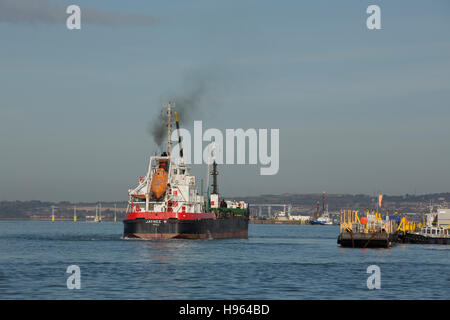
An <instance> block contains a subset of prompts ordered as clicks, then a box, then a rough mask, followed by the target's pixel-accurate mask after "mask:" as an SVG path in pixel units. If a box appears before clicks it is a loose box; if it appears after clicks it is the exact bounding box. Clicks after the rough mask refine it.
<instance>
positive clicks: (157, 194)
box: [151, 163, 168, 199]
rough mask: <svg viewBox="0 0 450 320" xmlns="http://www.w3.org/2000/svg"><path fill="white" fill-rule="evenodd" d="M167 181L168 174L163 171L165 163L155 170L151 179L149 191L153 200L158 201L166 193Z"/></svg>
mask: <svg viewBox="0 0 450 320" xmlns="http://www.w3.org/2000/svg"><path fill="white" fill-rule="evenodd" d="M167 179H168V174H167V171H166V170H165V163H162V165H161V166H160V167H159V168H158V169H156V171H155V173H154V174H153V178H152V185H151V190H152V192H153V196H154V198H156V199H159V198H161V197H162V196H163V194H164V193H165V192H166V189H167Z"/></svg>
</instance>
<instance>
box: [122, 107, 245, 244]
mask: <svg viewBox="0 0 450 320" xmlns="http://www.w3.org/2000/svg"><path fill="white" fill-rule="evenodd" d="M173 106H174V105H173V104H172V103H168V104H167V132H168V134H167V136H168V139H167V150H166V152H163V153H162V154H161V155H160V156H152V157H150V163H149V168H148V172H147V174H146V175H145V177H141V178H140V179H139V184H138V186H137V187H135V188H134V189H130V190H129V191H128V193H129V200H128V207H127V213H126V217H125V220H124V221H123V223H124V237H125V238H143V239H168V238H182V239H208V238H209V239H218V238H247V237H248V221H249V208H248V204H247V203H245V202H243V201H239V202H238V201H226V200H224V199H221V198H220V197H219V193H218V187H217V176H218V171H217V164H216V162H215V161H214V163H213V168H212V171H211V172H209V167H208V177H207V181H209V175H211V176H212V178H213V183H212V192H211V194H210V193H209V183H208V182H207V186H208V191H207V195H206V197H205V196H204V195H203V194H199V193H198V190H197V187H196V179H195V176H191V175H190V174H189V168H188V167H187V166H186V165H185V164H184V162H183V149H182V148H181V138H180V135H179V134H178V142H179V146H180V157H179V161H177V162H176V161H172V160H171V156H170V153H171V141H170V137H171V131H172V107H173ZM174 115H175V124H176V128H177V130H179V123H178V117H177V113H176V112H174Z"/></svg>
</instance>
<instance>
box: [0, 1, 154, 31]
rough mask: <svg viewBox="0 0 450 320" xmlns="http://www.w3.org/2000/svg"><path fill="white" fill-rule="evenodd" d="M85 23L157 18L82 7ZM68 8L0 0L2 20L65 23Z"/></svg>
mask: <svg viewBox="0 0 450 320" xmlns="http://www.w3.org/2000/svg"><path fill="white" fill-rule="evenodd" d="M81 16H82V21H83V23H87V24H98V25H130V26H131V25H152V24H155V23H156V20H155V19H154V18H153V17H151V16H147V15H141V14H118V13H112V12H106V11H102V10H98V9H90V8H84V7H81ZM67 17H68V15H67V13H66V8H65V7H63V6H61V5H60V4H57V3H56V2H54V1H50V0H39V1H36V0H0V22H8V23H47V24H59V23H62V24H65V21H66V19H67Z"/></svg>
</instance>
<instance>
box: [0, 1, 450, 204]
mask: <svg viewBox="0 0 450 320" xmlns="http://www.w3.org/2000/svg"><path fill="white" fill-rule="evenodd" d="M2 1H5V0H0V4H1V3H2ZM58 3H59V4H60V6H61V8H63V11H62V12H61V23H47V22H33V23H29V22H26V21H15V22H10V21H8V22H6V21H2V20H0V88H1V92H0V93H1V95H0V96H1V100H0V150H1V161H0V200H30V199H38V200H55V201H59V200H69V201H97V200H101V201H110V200H123V199H126V197H127V190H128V188H129V187H131V186H132V185H133V184H134V183H135V182H136V181H137V178H138V177H139V176H140V175H143V174H144V173H145V170H146V167H147V159H148V156H149V155H150V154H152V153H153V152H154V151H155V150H156V146H155V145H154V143H153V141H152V138H151V136H150V135H149V133H148V125H149V123H150V122H151V119H152V118H153V117H154V116H155V114H157V113H158V111H159V109H160V107H161V103H162V102H165V101H166V99H168V97H173V96H177V95H180V94H183V93H184V92H185V91H186V88H187V87H189V85H190V81H192V79H193V78H194V79H195V78H198V77H200V78H204V79H207V80H208V82H209V83H210V92H209V94H208V99H206V100H205V101H204V103H203V105H202V106H200V107H199V112H197V113H195V115H194V117H193V119H191V120H204V125H205V126H206V127H215V128H220V129H225V128H279V129H280V171H279V173H278V174H277V175H275V176H260V175H259V167H258V166H251V165H246V166H227V167H222V168H220V170H221V171H220V172H221V175H220V179H221V180H220V191H221V192H222V193H224V194H225V195H228V196H239V195H258V194H267V193H271V194H279V193H285V192H289V193H315V192H322V191H326V192H329V193H370V194H372V193H374V192H375V191H376V192H379V191H381V192H384V193H386V194H403V193H414V192H417V193H427V192H448V191H450V170H449V163H450V148H449V147H450V143H449V137H450V103H449V98H450V41H449V34H450V19H449V18H450V4H449V3H448V1H445V0H443V1H437V0H436V1H395V2H394V1H276V2H275V1H256V0H254V1H248V0H241V1H210V0H209V1H206V0H204V1H140V0H139V1H127V2H125V1H111V0H108V1H98V0H89V1H80V0H72V1H58ZM68 4H78V5H79V6H80V7H81V9H82V12H83V10H87V8H89V9H96V10H98V12H106V13H110V14H114V15H116V16H122V17H126V16H127V15H130V14H140V15H144V16H148V17H151V18H152V19H154V20H156V21H157V23H149V24H148V25H145V24H144V25H134V24H133V23H124V24H117V25H109V24H90V23H83V22H82V29H81V30H79V31H69V30H67V29H66V27H65V18H66V16H67V15H66V14H65V12H64V8H65V6H66V5H68ZM369 4H377V5H379V6H380V7H381V19H382V22H381V23H382V30H375V31H370V30H368V29H367V28H366V23H365V21H366V18H367V14H366V13H365V11H366V8H367V6H368V5H369ZM0 8H1V7H0ZM0 17H1V15H0ZM189 126H190V123H188V124H187V127H188V128H189ZM193 171H194V172H195V173H196V174H198V175H202V176H203V175H204V174H205V169H204V167H203V166H194V168H193ZM199 178H200V177H199Z"/></svg>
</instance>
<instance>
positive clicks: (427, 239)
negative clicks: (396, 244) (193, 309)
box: [400, 226, 450, 244]
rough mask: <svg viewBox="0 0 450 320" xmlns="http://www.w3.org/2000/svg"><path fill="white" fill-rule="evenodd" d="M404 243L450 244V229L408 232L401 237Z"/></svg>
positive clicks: (426, 229) (430, 227) (440, 228)
mask: <svg viewBox="0 0 450 320" xmlns="http://www.w3.org/2000/svg"><path fill="white" fill-rule="evenodd" d="M400 241H401V242H402V243H416V244H450V232H449V229H447V228H444V227H432V226H428V227H423V228H421V229H420V230H419V231H418V232H406V233H405V234H403V235H401V236H400Z"/></svg>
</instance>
